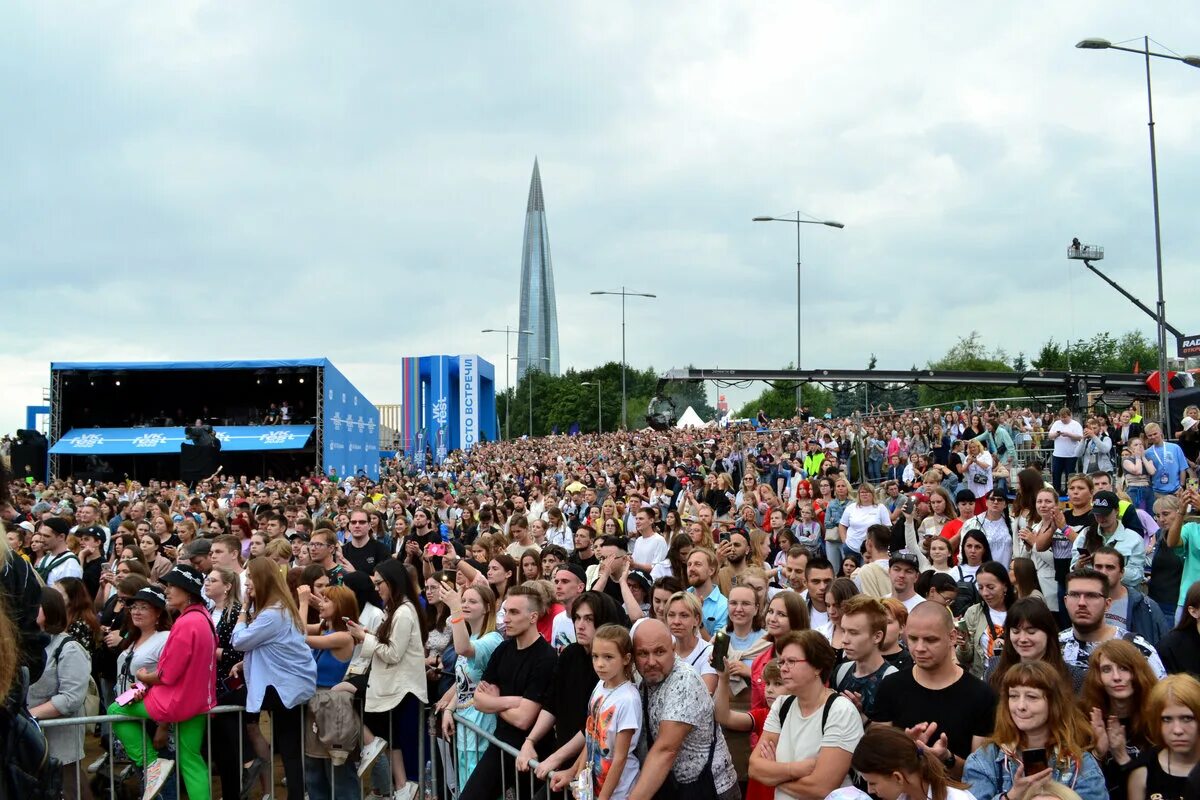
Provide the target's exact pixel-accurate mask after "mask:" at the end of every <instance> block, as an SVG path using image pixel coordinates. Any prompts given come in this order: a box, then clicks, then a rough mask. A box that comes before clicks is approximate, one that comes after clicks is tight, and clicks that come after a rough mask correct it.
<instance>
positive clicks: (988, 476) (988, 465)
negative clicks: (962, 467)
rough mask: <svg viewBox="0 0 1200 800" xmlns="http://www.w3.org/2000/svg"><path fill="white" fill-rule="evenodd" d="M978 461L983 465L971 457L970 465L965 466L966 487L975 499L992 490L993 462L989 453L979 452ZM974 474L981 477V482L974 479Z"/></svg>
mask: <svg viewBox="0 0 1200 800" xmlns="http://www.w3.org/2000/svg"><path fill="white" fill-rule="evenodd" d="M979 461H980V462H982V464H983V466H980V465H979V464H978V463H976V462H975V461H974V459H972V461H971V464H970V466H968V467H967V479H966V486H967V488H968V489H970V490H971V494H973V495H975V499H977V500H978V499H979V498H980V497H983V496H984V495H985V494H987V493H988V492H990V491H991V490H992V465H993V463H994V462H993V460H992V455H991V453H988V452H986V451H985V452H982V453H980V454H979ZM976 476H979V477H981V478H983V479H984V481H983V483H979V482H978V481H976V480H975V478H976Z"/></svg>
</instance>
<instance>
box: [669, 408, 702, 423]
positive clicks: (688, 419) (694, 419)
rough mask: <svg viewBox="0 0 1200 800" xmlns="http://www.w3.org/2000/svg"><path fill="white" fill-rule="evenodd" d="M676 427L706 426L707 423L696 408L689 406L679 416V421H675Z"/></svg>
mask: <svg viewBox="0 0 1200 800" xmlns="http://www.w3.org/2000/svg"><path fill="white" fill-rule="evenodd" d="M675 427H676V428H704V427H706V423H705V422H704V420H702V419H700V415H699V414H697V413H696V409H694V408H692V407H691V406H688V407H687V411H684V412H683V413H682V414H681V415H680V416H679V421H678V422H676V423H675Z"/></svg>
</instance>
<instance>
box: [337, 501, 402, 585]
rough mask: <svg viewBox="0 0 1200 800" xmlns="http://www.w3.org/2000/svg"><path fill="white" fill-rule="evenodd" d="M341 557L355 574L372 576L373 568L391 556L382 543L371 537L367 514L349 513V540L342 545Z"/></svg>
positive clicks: (362, 512) (359, 512)
mask: <svg viewBox="0 0 1200 800" xmlns="http://www.w3.org/2000/svg"><path fill="white" fill-rule="evenodd" d="M342 556H343V557H345V559H346V560H347V561H349V562H350V566H352V567H354V571H355V572H365V573H367V574H368V575H372V574H374V572H375V567H376V566H378V565H379V564H380V563H381V562H383V561H385V560H387V558H388V557H389V556H391V553H389V552H388V549H387V547H385V546H384V544H383V542H381V541H379V540H378V539H376V538H375V537H374V536H372V535H371V526H370V517H368V516H367V512H365V511H351V512H350V538H349V539H347V540H346V541H345V542H343V543H342Z"/></svg>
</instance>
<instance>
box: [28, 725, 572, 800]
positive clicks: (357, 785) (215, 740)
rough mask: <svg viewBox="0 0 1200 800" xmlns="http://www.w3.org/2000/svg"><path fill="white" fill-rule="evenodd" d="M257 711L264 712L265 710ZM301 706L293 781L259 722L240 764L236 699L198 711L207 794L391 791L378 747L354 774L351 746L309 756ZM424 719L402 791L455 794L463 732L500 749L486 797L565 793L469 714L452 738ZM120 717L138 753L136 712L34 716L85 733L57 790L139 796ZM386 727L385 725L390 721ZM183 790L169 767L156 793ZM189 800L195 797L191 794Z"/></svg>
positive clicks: (255, 797) (428, 799) (229, 798)
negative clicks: (339, 753) (298, 773)
mask: <svg viewBox="0 0 1200 800" xmlns="http://www.w3.org/2000/svg"><path fill="white" fill-rule="evenodd" d="M263 713H264V714H269V712H268V711H265V710H264V711H263ZM305 713H306V715H305V718H304V723H303V724H302V725H300V726H299V730H296V731H295V735H296V736H297V738H298V742H297V744H298V746H299V748H300V750H299V752H300V753H301V754H302V755H303V771H304V784H305V785H304V786H303V787H299V789H295V788H294V787H291V786H287V785H286V779H284V777H283V775H282V772H283V769H282V768H281V765H280V763H277V756H281V748H280V747H279V744H280V742H277V741H275V739H274V737H273V736H271V735H269V734H270V731H269V728H270V727H271V726H263V727H264V728H266V729H268V730H266V731H265V733H266V734H267V735H266V736H265V740H266V743H267V752H266V757H265V758H264V759H263V760H262V762H261V765H260V766H261V772H259V771H258V770H254V769H251V770H248V769H247V768H246V764H247V762H248V761H253V751H252V750H249V749H248V745H249V743H248V741H247V736H246V731H247V727H246V726H247V723H248V722H249V720H248V718H247V716H246V711H245V708H244V707H243V706H238V705H225V706H217V707H216V708H214V709H212V710H211V711H210V712H209V713H208V714H207V715H206V716H207V718H208V723H207V724H206V726H205V734H204V760H205V765H206V767H207V770H208V771H207V776H206V777H207V781H208V790H209V796H210V797H212V798H218V797H222V798H225V800H238V799H239V798H244V799H247V800H259V799H260V798H261V797H263V796H267V795H269V796H270V797H272V798H275V797H281V798H282V797H285V796H286V797H289V798H303V797H307V798H308V800H361V798H363V797H364V796H365V795H366V789H368V788H373V789H374V790H375V792H376V793H377V794H379V795H382V796H385V797H390V796H391V794H392V783H391V766H390V763H391V761H390V758H389V757H388V755H387V754H386V751H385V754H384V755H381V756H380V757H379V758H378V760H376V761H375V762H374V763H373V764H372V765H371V767H370V768H369V769H368V770H365V771H364V772H363V774H362V775H359V774H358V770H357V765H358V763H359V760H358V752H357V751H355V752H354V753H353V755H352V757H351V758H350V759H349V760H348V761H347V762H346V763H345V764H344V765H338V766H334V765H333V763H332V762H331V761H329V760H325V759H321V758H317V757H314V756H313V755H312V754H311V753H310V751H309V750H308V748H307V747H306V741H305V735H306V730H308V729H311V728H312V717H311V714H308V712H307V711H306V712H305ZM227 714H236V715H237V717H238V719H237V723H236V727H237V731H238V733H237V738H236V741H234V740H224V739H223V738H222V737H221V735H220V732H219V731H218V732H217V735H216V736H215V737H214V727H216V726H214V725H213V721H214V719H215V718H216V717H218V716H220V715H227ZM426 719H427V714H426V709H425V708H424V706H422V708H421V711H420V723H419V728H418V730H419V734H418V736H417V742H418V745H417V747H418V752H417V763H418V764H419V765H420V768H419V770H418V774H417V775H416V776H413V775H408V776H407V778H408V780H409V781H415V782H416V784H417V788H416V791H415V793H413V794H412V795H410V796H411V797H412V800H458V798H459V797H460V795H461V793H462V789H463V786H462V785H460V780H459V750H458V747H457V744H456V742H457V740H458V739H459V738H460V737H464V736H469V737H474V740H475V742H476V745H473V746H478V749H481V750H482V749H486V748H497V749H498V750H499V751H500V753H499V755H500V758H499V759H498V760H499V765H500V786H489V787H487V792H488V794H487V796H488V797H489V798H491V797H494V796H496V795H502V796H505V797H514V798H521V800H532V798H534V797H535V796H540V797H545V798H547V800H566V798H567V794H568V792H567V791H563V792H554V793H551V792H550V791H549V786H548V785H547V784H546V783H545V782H543V781H542V780H541V779H539V778H538V777H537V776H536V774H535V772H536V770H537V769H538V767H539V766H540V762H539V761H538V760H536V759H533V760H530V762H529V765H528V769H526V770H524V771H518V770H517V768H516V760H517V758H518V757H519V756H520V751H519V750H517V749H516V748H514V747H512V746H511V745H509V744H507V743H505V742H503V741H501V740H500V739H498V738H497V737H496V736H495V735H494V734H493V733H491V732H489V731H487V730H485V729H484V728H481V727H479V725H477V724H476V723H475V722H472V721H471V720H469V719H465V718H463V717H462V716H461V715H459V714H455V715H454V721H455V736H454V737H453V738H452V739H445V738H442V737H441V736H440V735H438V734H437V733H436V732H435V731H433V730H431V728H430V727H429V726H428V725H427V723H426ZM435 719H436V717H435ZM123 722H137V723H139V724H141V736H142V748H143V749H142V751H143V753H145V752H148V751H147V750H146V747H147V745H148V744H149V743H150V739H151V736H152V734H151V733H150V732H149V730H148V729H147V726H146V725H145V723H148V722H152V721H151V720H146V719H143V718H142V717H134V716H123V715H113V714H105V715H97V716H88V717H66V718H60V719H47V720H40V721H39V723H38V724H39V725H40V726H41V727H42V728H43V730H45V731H52V730H55V729H64V728H79V727H83V728H84V734H85V741H86V744H87V745H88V746H87V747H85V756H84V758H82V759H79V760H77V761H75V762H74V763H71V764H67V765H65V766H64V768H63V769H64V796H65V797H66V798H67V800H87V798H89V797H91V798H94V800H102V798H108V800H139V799H140V798H141V797H142V782H141V777H142V776H141V770H140V769H139V768H138V767H137V765H135V764H133V763H132V762H131V761H129V760H128V759H127V758H124V757H123V756H122V752H121V748H120V745H119V743H118V741H117V739H118V737H117V736H115V735H114V734H113V732H112V726H113V725H114V724H119V723H123ZM251 724H253V723H251ZM97 727H98V728H99V730H100V731H101V735H100V736H99V738H97V736H96V733H95V731H94V729H95V728H97ZM389 728H391V725H390V721H389ZM361 740H362V737H361V735H360V737H359V741H360V742H361ZM98 742H99V743H102V747H100V748H97V747H96V745H97V743H98ZM152 749H153V748H152ZM284 749H285V750H287V749H288V748H284ZM160 752H162V751H160ZM291 752H295V751H294V750H292V751H291ZM97 756H105V757H106V758H105V760H104V764H102V765H100V766H99V767H98V768H97V769H96V770H95V771H92V770H91V769H89V761H91V762H93V764H94V763H95V762H97V761H98V760H99V759H97V758H96V757H97ZM228 757H233V758H235V759H236V771H237V775H238V785H237V787H236V789H235V790H234V791H230V790H229V789H228V788H227V787H225V786H223V785H221V783H222V781H221V779H220V777H219V775H218V772H219V768H218V766H217V762H218V761H219V760H221V759H223V758H228ZM176 763H178V762H176ZM68 778H70V780H68ZM264 779H265V784H266V787H265V790H264V791H261V792H259V791H258V790H257V789H256V784H261V783H262V782H263V780H264ZM185 790H186V785H185V780H184V779H183V778H182V776H181V774H180V770H179V769H175V770H173V772H172V773H171V776H170V778H169V780H168V783H167V786H166V787H164V790H163V791H162V793H161V794H160V795H159V797H160V798H162V800H173V799H174V798H181V797H183V796H184V792H185ZM500 790H503V791H500ZM190 794H191V793H189V795H190ZM197 800H199V799H198V798H197Z"/></svg>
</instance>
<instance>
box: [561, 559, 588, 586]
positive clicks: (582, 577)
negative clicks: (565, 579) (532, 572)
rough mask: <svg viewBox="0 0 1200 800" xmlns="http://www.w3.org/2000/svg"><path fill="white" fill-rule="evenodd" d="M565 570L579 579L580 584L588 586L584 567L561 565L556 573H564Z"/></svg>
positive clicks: (568, 564)
mask: <svg viewBox="0 0 1200 800" xmlns="http://www.w3.org/2000/svg"><path fill="white" fill-rule="evenodd" d="M563 570H566V571H567V572H569V573H571V574H572V575H574V576H575V577H576V578H578V579H579V582H580V583H582V584H583V585H584V586H587V573H586V572H584V571H583V567H581V566H579V565H578V564H570V563H564V564H559V565H558V567H557V569H555V570H554V571H555V572H562V571H563Z"/></svg>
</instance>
